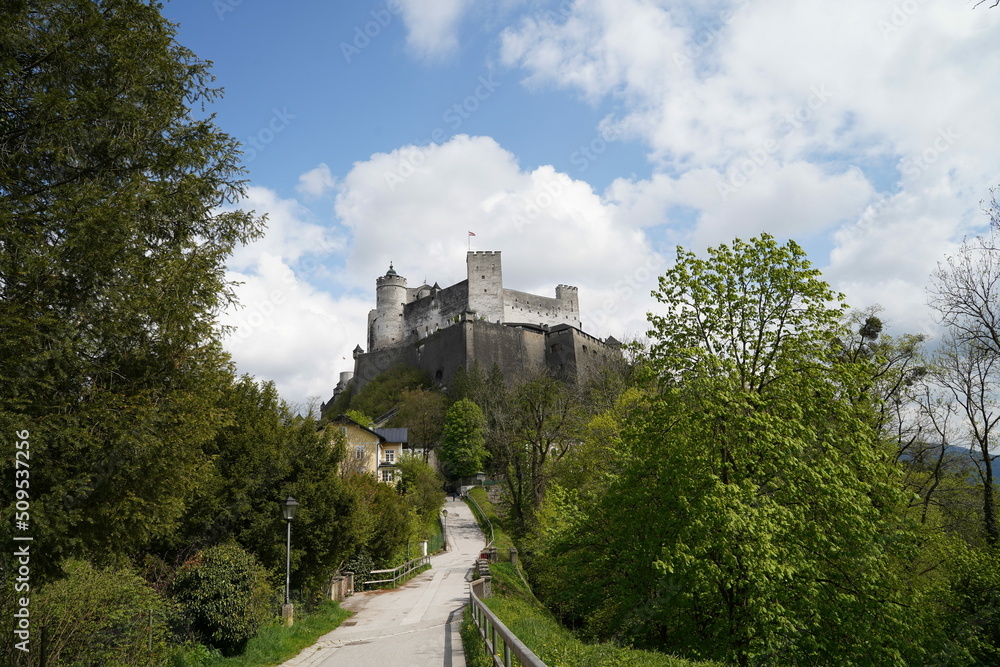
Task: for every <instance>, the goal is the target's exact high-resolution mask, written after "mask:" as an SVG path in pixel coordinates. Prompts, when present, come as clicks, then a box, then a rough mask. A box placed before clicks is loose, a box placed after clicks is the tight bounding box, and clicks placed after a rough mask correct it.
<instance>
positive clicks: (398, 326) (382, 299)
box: [371, 264, 406, 350]
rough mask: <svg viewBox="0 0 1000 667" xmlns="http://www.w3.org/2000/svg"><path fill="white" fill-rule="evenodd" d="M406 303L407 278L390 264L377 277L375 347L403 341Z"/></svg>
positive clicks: (380, 347) (389, 345)
mask: <svg viewBox="0 0 1000 667" xmlns="http://www.w3.org/2000/svg"><path fill="white" fill-rule="evenodd" d="M405 304H406V278H404V277H402V276H400V275H399V274H397V273H396V271H395V269H393V268H392V264H389V270H388V271H387V272H386V274H385V275H384V276H381V277H380V278H376V279H375V320H374V322H373V323H372V326H373V327H374V331H373V332H372V336H371V338H372V342H373V346H372V347H373V349H375V350H380V349H382V348H384V347H391V346H393V345H398V344H399V343H402V342H403V338H404V335H403V331H404V329H405V327H404V326H403V306H404V305H405Z"/></svg>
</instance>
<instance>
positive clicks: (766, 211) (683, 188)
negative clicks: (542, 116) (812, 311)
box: [500, 0, 1000, 328]
mask: <svg viewBox="0 0 1000 667" xmlns="http://www.w3.org/2000/svg"><path fill="white" fill-rule="evenodd" d="M561 7H562V8H563V9H564V11H562V12H547V13H539V14H535V15H532V16H528V17H525V18H523V19H522V20H521V21H520V22H519V23H518V24H516V25H513V26H511V27H508V28H507V29H506V30H505V31H504V33H503V35H502V38H501V47H500V56H501V59H502V61H503V62H504V63H506V64H507V65H508V66H510V67H512V68H517V69H519V70H521V71H522V72H523V73H524V79H523V82H524V84H525V85H526V86H528V87H529V88H531V89H545V88H558V89H563V90H568V91H572V92H576V93H577V94H579V95H581V96H582V97H583V98H584V99H586V100H589V101H591V102H592V103H593V102H600V101H607V100H610V101H613V102H614V103H615V105H616V106H615V108H616V111H615V113H614V114H613V115H612V116H611V117H609V118H607V119H605V121H604V124H605V126H608V127H611V128H613V129H614V130H615V131H616V132H617V133H618V134H619V135H620V136H624V137H626V138H632V139H635V140H638V141H641V142H642V143H643V144H644V145H646V146H647V147H648V149H649V153H648V154H649V159H650V161H651V165H652V167H653V172H654V173H653V175H652V176H651V177H649V178H645V179H636V178H634V177H633V178H622V179H619V180H618V181H616V182H615V183H613V184H612V186H611V187H610V188H609V190H608V192H607V193H605V199H606V200H607V201H608V202H609V203H610V204H612V205H614V206H615V207H616V214H617V215H618V216H619V217H630V218H631V219H633V220H634V221H635V224H636V225H637V226H640V227H641V228H643V229H644V230H646V233H647V234H648V235H650V236H653V237H657V236H661V235H662V236H663V237H664V238H671V239H677V240H685V241H688V242H690V243H691V244H692V245H693V246H694V247H695V248H703V247H704V246H706V245H713V244H716V243H719V242H725V241H727V240H729V239H731V238H732V237H734V236H744V237H746V236H751V235H753V234H756V233H758V232H760V231H768V232H771V233H774V234H777V235H779V236H784V237H795V238H797V239H799V240H801V239H802V238H803V237H805V238H806V239H809V238H812V239H816V238H818V237H824V236H825V238H827V239H828V240H829V241H831V242H832V246H831V249H830V256H829V262H830V265H829V266H828V267H827V275H828V277H829V278H830V279H831V280H833V281H834V282H835V284H837V285H838V286H839V287H841V288H842V289H844V290H845V291H847V292H848V293H849V296H852V295H854V296H856V297H857V298H858V299H860V300H863V301H865V302H867V303H870V302H872V301H873V300H878V301H881V302H882V303H884V304H885V305H886V307H887V310H888V311H890V312H891V313H892V314H893V315H896V316H897V317H896V319H898V320H899V321H902V322H905V323H907V324H911V325H913V326H914V327H917V328H920V327H922V326H923V325H922V324H921V322H922V321H923V320H924V319H925V317H926V316H925V315H924V314H921V315H915V314H914V313H915V312H919V313H926V312H927V309H926V306H925V305H924V307H918V306H917V305H916V304H918V303H923V300H924V298H925V297H924V286H925V284H926V279H927V275H928V274H929V272H930V271H931V270H933V268H934V263H935V262H936V261H937V259H938V258H940V257H941V253H942V252H943V251H944V250H946V249H947V248H948V247H950V246H951V245H952V244H954V243H955V242H956V241H957V240H959V239H960V237H961V235H962V234H964V233H967V232H968V231H969V230H970V229H973V230H974V229H975V228H976V227H977V225H982V224H983V220H982V218H981V216H979V214H978V213H977V211H976V208H977V206H976V205H977V204H978V202H979V201H980V200H981V199H982V198H983V197H985V196H986V194H987V191H988V188H989V187H990V186H993V185H996V184H997V180H998V174H997V167H996V155H997V154H1000V134H998V133H996V132H993V131H992V130H991V127H992V125H993V122H992V121H991V120H990V115H991V113H992V110H994V109H995V108H996V107H997V104H998V103H1000V99H998V97H997V96H998V94H1000V93H998V92H997V90H996V87H995V86H992V85H991V82H992V81H995V80H997V78H998V76H1000V60H998V59H997V58H992V57H983V55H982V54H983V53H986V52H988V49H987V46H986V44H987V43H988V41H989V40H990V36H991V35H992V34H995V29H996V27H997V24H998V23H1000V14H996V13H988V12H971V11H967V10H965V11H963V10H962V8H959V7H957V6H952V5H948V4H943V5H942V4H937V5H933V4H927V3H895V4H890V5H885V4H880V3H870V2H865V1H864V0H845V1H844V2H840V3H836V4H835V5H831V4H819V5H816V4H808V3H806V4H801V3H800V4H791V5H790V4H788V3H787V2H781V1H780V0H759V1H755V2H752V3H751V2H749V1H748V0H732V1H723V2H713V3H709V4H704V3H694V2H673V3H669V4H668V3H664V2H656V1H654V0H575V1H574V2H572V3H568V4H567V3H564V5H561ZM682 222H683V223H687V227H686V228H679V223H682ZM814 260H815V261H816V262H817V263H819V264H822V263H823V260H824V258H823V257H816V256H814ZM870 285H875V286H877V287H876V288H871V289H870V288H869V287H868V286H870ZM859 305H867V304H866V303H862V304H859Z"/></svg>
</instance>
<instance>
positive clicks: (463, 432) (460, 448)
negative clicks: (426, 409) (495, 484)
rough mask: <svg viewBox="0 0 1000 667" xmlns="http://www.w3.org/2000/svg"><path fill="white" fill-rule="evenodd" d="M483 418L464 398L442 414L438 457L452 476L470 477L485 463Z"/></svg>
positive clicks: (479, 410) (477, 408) (469, 401)
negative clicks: (443, 415)
mask: <svg viewBox="0 0 1000 667" xmlns="http://www.w3.org/2000/svg"><path fill="white" fill-rule="evenodd" d="M485 430H486V417H485V416H483V411H482V410H481V409H480V408H479V406H478V405H476V404H475V403H474V402H472V401H471V400H469V399H467V398H463V399H461V400H459V401H456V402H455V403H453V404H452V406H451V407H450V408H448V413H447V414H446V415H445V420H444V429H443V431H442V434H441V445H440V446H439V447H438V460H439V461H441V465H442V466H443V467H444V469H445V471H446V472H447V474H448V476H449V477H451V478H452V479H457V478H460V477H471V476H473V475H475V474H476V473H477V472H479V471H480V470H482V469H483V466H484V465H485V463H486V457H487V452H486V437H485V433H484V432H485Z"/></svg>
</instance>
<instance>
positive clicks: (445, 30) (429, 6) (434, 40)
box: [399, 0, 472, 60]
mask: <svg viewBox="0 0 1000 667" xmlns="http://www.w3.org/2000/svg"><path fill="white" fill-rule="evenodd" d="M399 4H400V6H401V8H402V10H403V21H404V22H405V23H406V29H407V37H406V43H407V45H408V46H409V47H410V49H412V50H413V52H414V53H416V55H417V56H418V57H420V58H424V59H428V60H437V59H441V58H444V57H445V56H448V55H451V54H452V53H454V52H455V51H456V50H457V49H458V27H459V24H460V23H461V20H462V17H463V15H464V14H465V12H466V10H467V9H468V8H469V6H470V5H471V4H472V3H471V1H470V0H399Z"/></svg>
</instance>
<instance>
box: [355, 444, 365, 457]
mask: <svg viewBox="0 0 1000 667" xmlns="http://www.w3.org/2000/svg"><path fill="white" fill-rule="evenodd" d="M354 458H356V459H363V458H365V446H364V445H355V447H354Z"/></svg>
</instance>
